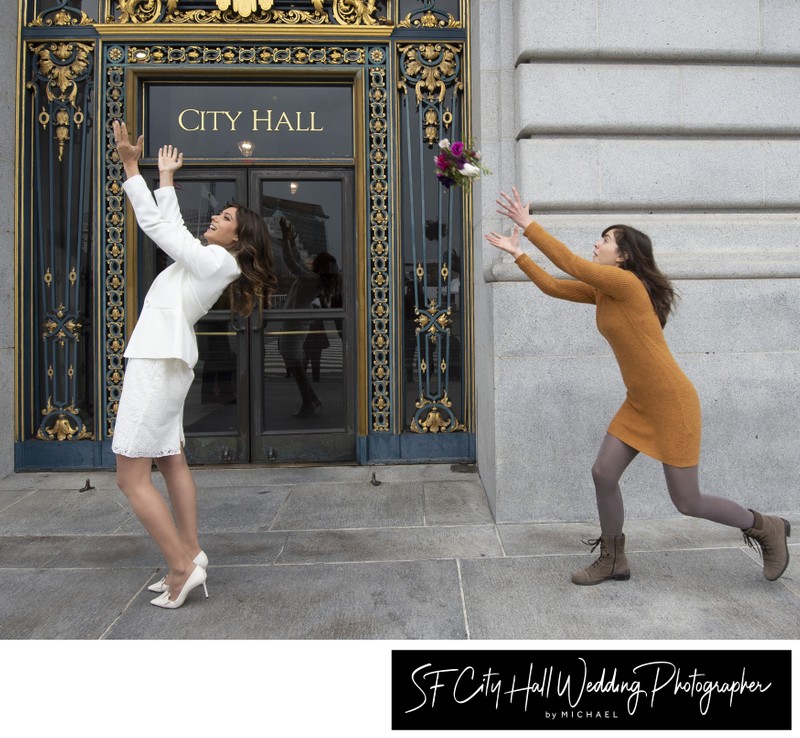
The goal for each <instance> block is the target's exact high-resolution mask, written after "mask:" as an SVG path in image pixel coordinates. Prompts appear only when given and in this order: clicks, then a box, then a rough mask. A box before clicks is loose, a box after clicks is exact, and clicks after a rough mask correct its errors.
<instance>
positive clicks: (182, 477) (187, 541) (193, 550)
mask: <svg viewBox="0 0 800 738" xmlns="http://www.w3.org/2000/svg"><path fill="white" fill-rule="evenodd" d="M155 462H156V466H157V467H158V470H159V471H160V472H161V474H162V476H163V477H164V481H165V482H166V484H167V492H168V493H169V501H170V503H171V505H172V515H173V517H174V518H175V526H176V527H177V529H178V535H179V536H180V538H181V542H182V543H183V548H184V549H185V550H186V553H187V555H188V556H189V558H190V559H193V558H194V557H195V556H197V554H199V553H200V550H201V549H200V543H199V541H198V540H197V486H196V485H195V483H194V478H193V477H192V472H191V471H190V470H189V464H188V463H187V462H186V456H185V455H184V454H183V453H180V454H176V455H174V456H162V457H160V458H158V459H156V460H155Z"/></svg>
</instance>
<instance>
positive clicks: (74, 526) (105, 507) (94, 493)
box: [0, 489, 131, 536]
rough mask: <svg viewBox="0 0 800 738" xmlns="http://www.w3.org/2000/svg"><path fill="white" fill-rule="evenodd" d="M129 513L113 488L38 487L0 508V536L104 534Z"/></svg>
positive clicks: (120, 522) (122, 520)
mask: <svg viewBox="0 0 800 738" xmlns="http://www.w3.org/2000/svg"><path fill="white" fill-rule="evenodd" d="M130 516H131V512H130V509H126V508H125V507H123V505H122V502H121V501H120V499H119V496H118V493H117V492H115V491H111V490H101V489H94V490H89V491H88V492H78V491H77V490H50V489H39V490H36V492H34V493H33V494H30V495H27V496H26V497H23V498H22V499H21V500H19V501H18V502H16V503H14V504H13V505H11V506H9V507H7V508H5V509H4V510H0V535H36V536H46V535H58V534H62V535H63V534H91V533H105V532H111V531H113V530H114V529H115V528H116V527H118V526H119V525H121V524H122V523H123V522H124V521H125V520H127V519H128V518H130Z"/></svg>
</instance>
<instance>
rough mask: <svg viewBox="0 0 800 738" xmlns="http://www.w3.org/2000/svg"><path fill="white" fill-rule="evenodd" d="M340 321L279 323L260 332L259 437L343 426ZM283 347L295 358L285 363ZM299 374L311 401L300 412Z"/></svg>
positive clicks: (301, 399)
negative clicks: (311, 394) (261, 375)
mask: <svg viewBox="0 0 800 738" xmlns="http://www.w3.org/2000/svg"><path fill="white" fill-rule="evenodd" d="M343 338H344V336H343V331H342V321H341V320H337V319H334V318H327V319H326V318H322V317H320V318H319V319H318V320H307V319H283V320H270V321H267V322H266V324H265V328H264V357H263V390H264V391H263V393H262V396H263V398H264V399H263V404H262V408H261V412H262V432H270V431H281V432H285V433H292V432H307V431H309V430H332V429H341V428H344V427H346V416H345V412H346V405H345V400H346V395H345V371H344V352H343V351H342V346H343ZM288 346H291V347H292V351H294V352H295V353H294V354H292V355H291V362H292V363H290V361H289V360H287V358H286V356H287V355H289V349H288ZM299 373H302V375H303V376H304V377H305V382H306V383H307V384H308V387H309V388H310V390H311V392H312V393H313V397H314V398H315V400H316V402H315V403H313V404H312V406H311V407H310V408H308V409H306V410H305V411H304V410H303V408H304V405H303V404H302V403H303V398H302V395H301V393H300V392H299V391H298V390H299V386H298V381H297V375H298V374H299Z"/></svg>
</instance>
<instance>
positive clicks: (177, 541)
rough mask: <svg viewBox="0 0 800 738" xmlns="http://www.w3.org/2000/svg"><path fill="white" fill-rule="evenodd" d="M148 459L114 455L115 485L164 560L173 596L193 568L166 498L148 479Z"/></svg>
mask: <svg viewBox="0 0 800 738" xmlns="http://www.w3.org/2000/svg"><path fill="white" fill-rule="evenodd" d="M151 464H152V460H151V459H149V458H130V457H128V456H121V455H120V454H117V484H118V485H119V488H120V489H121V490H122V492H123V493H124V494H125V496H126V497H127V498H128V502H130V504H131V508H132V509H133V512H134V514H135V515H136V517H137V518H139V522H140V523H141V524H142V525H143V526H144V528H145V530H146V531H147V532H148V533H149V534H150V536H151V538H152V539H153V540H154V541H155V542H156V545H157V546H158V547H159V549H161V553H162V554H164V558H165V559H166V560H167V566H168V567H169V572H168V574H167V584H168V585H169V587H170V591H171V593H174V595H175V596H177V595H178V594H179V593H180V591H181V589H182V588H183V585H184V584H185V583H186V580H187V579H188V578H189V575H190V574H191V573H192V570H193V569H194V567H195V564H194V562H193V561H192V559H191V558H190V557H189V556H188V555H187V553H186V550H185V548H184V546H183V542H182V541H181V537H180V535H179V534H178V529H177V528H176V527H175V521H174V520H173V519H172V514H171V513H170V510H169V507H168V506H167V503H166V500H164V498H163V497H162V496H161V493H160V492H159V491H158V490H157V489H156V488H155V487H154V486H153V482H152V480H151V478H150V467H151Z"/></svg>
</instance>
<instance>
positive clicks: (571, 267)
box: [497, 187, 639, 298]
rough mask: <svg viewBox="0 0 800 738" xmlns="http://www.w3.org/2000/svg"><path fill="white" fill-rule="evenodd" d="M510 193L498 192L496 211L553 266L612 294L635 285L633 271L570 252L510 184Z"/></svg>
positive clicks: (624, 293) (626, 292)
mask: <svg viewBox="0 0 800 738" xmlns="http://www.w3.org/2000/svg"><path fill="white" fill-rule="evenodd" d="M512 193H513V196H512V197H509V195H507V194H506V193H505V192H501V193H500V195H501V197H502V198H503V199H502V200H497V204H498V205H499V206H500V208H499V209H498V211H497V212H498V213H500V215H504V216H506V217H507V218H510V219H511V220H512V221H514V223H516V225H517V226H519V227H520V228H522V229H524V230H523V233H524V235H525V237H526V238H527V239H528V240H529V241H530V242H531V243H532V244H533V245H534V246H536V248H537V249H539V251H541V252H542V253H543V254H544V255H545V256H546V257H547V258H548V259H550V261H551V262H553V264H555V266H557V267H558V268H559V269H561V270H562V271H564V272H566V273H567V274H569V275H570V276H571V277H574V278H575V279H577V280H578V281H580V282H585V283H586V284H588V285H591V286H592V287H595V288H596V289H598V290H600V291H601V292H604V293H606V294H608V295H610V296H612V297H617V298H622V297H625V296H627V295H629V294H630V293H631V292H632V291H633V290H635V289H636V286H637V285H638V283H639V278H638V277H636V275H634V274H633V273H632V272H628V271H626V270H624V269H620V268H619V267H615V266H604V265H601V264H595V263H594V262H592V261H589V260H588V259H582V258H581V257H580V256H577V255H576V254H574V253H572V251H570V250H569V249H568V248H567V247H566V246H565V245H564V244H563V243H561V241H559V240H558V239H557V238H554V237H553V236H551V235H550V234H549V233H548V232H547V231H546V230H544V228H542V227H541V226H540V225H539V224H538V223H536V222H535V221H534V220H533V218H532V217H531V215H530V206H529V205H528V204H523V202H522V199H521V198H520V196H519V192H517V189H516V187H512Z"/></svg>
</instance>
